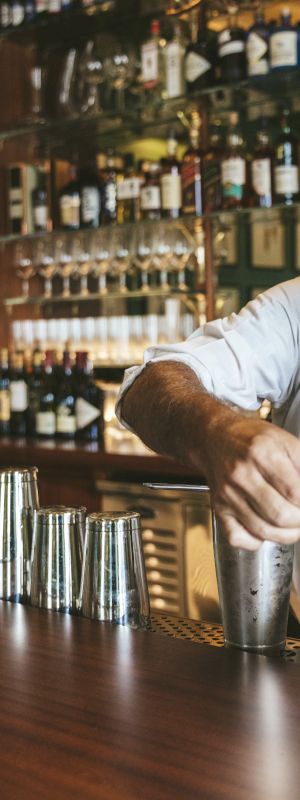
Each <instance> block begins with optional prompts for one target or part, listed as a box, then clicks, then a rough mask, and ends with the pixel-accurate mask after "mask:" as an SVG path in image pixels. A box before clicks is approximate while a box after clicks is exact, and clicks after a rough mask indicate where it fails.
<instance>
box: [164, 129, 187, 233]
mask: <svg viewBox="0 0 300 800" xmlns="http://www.w3.org/2000/svg"><path fill="white" fill-rule="evenodd" d="M177 146H178V140H177V134H176V132H175V131H173V130H171V131H169V133H168V138H167V157H166V158H163V159H162V160H161V170H162V171H161V178H160V187H161V205H162V216H163V217H170V218H171V219H177V218H178V217H179V216H180V213H181V205H182V192H181V175H180V163H179V161H178V160H177V158H176V150H177Z"/></svg>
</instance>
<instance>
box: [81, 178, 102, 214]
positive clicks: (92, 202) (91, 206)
mask: <svg viewBox="0 0 300 800" xmlns="http://www.w3.org/2000/svg"><path fill="white" fill-rule="evenodd" d="M99 214H100V195H99V191H98V189H97V188H96V186H95V187H94V186H85V187H84V188H83V189H82V190H81V216H82V221H83V222H85V223H89V222H94V220H96V221H98V220H99Z"/></svg>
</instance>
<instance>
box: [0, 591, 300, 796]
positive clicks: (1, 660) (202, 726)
mask: <svg viewBox="0 0 300 800" xmlns="http://www.w3.org/2000/svg"><path fill="white" fill-rule="evenodd" d="M0 702H1V723H0V752H1V759H0V787H1V790H0V796H1V800H120V798H122V800H140V799H143V800H299V796H300V757H299V753H300V664H298V663H287V662H285V661H284V660H281V659H280V658H278V659H276V658H274V659H267V658H266V657H263V656H256V655H253V654H250V653H243V652H238V651H236V652H235V651H230V650H226V649H224V648H223V649H222V648H219V649H218V648H215V647H211V646H209V645H205V644H196V643H193V642H188V641H179V640H176V639H172V638H168V637H164V636H162V635H159V634H157V633H153V632H151V631H141V630H137V631H134V630H131V629H129V628H125V627H122V626H111V625H110V624H106V623H98V622H92V621H90V620H85V619H81V618H76V617H70V616H68V615H64V614H59V613H56V612H47V611H44V610H39V609H34V608H29V607H24V606H21V605H13V604H10V603H3V602H2V603H0Z"/></svg>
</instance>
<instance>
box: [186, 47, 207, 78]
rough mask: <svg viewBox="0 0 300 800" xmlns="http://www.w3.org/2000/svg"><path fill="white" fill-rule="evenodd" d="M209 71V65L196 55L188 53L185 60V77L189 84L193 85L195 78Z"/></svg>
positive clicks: (204, 59)
mask: <svg viewBox="0 0 300 800" xmlns="http://www.w3.org/2000/svg"><path fill="white" fill-rule="evenodd" d="M209 69H211V64H210V63H209V61H207V59H206V58H203V56H200V55H198V53H188V55H187V57H186V60H185V77H186V80H187V81H188V82H189V83H194V81H196V80H197V78H200V76H201V75H204V73H205V72H208V70H209Z"/></svg>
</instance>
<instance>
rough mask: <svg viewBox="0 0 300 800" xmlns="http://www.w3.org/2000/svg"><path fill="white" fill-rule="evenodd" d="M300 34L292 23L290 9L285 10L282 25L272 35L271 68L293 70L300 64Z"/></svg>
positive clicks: (274, 69)
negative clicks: (299, 37) (299, 39)
mask: <svg viewBox="0 0 300 800" xmlns="http://www.w3.org/2000/svg"><path fill="white" fill-rule="evenodd" d="M299 47H300V45H299V41H298V33H297V29H296V27H295V25H293V24H292V21H291V13H290V9H289V8H283V9H282V12H281V18H280V23H279V25H277V26H276V27H275V28H273V30H272V31H271V34H270V67H271V70H272V72H274V71H276V70H284V69H291V68H293V67H297V66H298V65H299V64H300V52H299Z"/></svg>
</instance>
